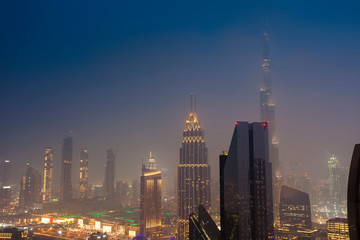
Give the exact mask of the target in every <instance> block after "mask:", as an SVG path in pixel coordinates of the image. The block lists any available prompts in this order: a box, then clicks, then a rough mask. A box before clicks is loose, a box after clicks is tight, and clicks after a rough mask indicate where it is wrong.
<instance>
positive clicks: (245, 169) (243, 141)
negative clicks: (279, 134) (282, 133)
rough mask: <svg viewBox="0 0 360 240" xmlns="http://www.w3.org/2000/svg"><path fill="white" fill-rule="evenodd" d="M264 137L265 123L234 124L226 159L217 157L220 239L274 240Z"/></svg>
mask: <svg viewBox="0 0 360 240" xmlns="http://www.w3.org/2000/svg"><path fill="white" fill-rule="evenodd" d="M267 134H268V124H267V123H266V122H256V123H248V122H236V125H235V130H234V134H233V137H232V140H231V143H230V148H229V152H228V155H226V154H223V155H221V156H220V177H221V183H220V186H221V189H220V193H221V194H222V196H221V197H220V199H221V203H220V206H221V232H222V233H221V235H222V239H228V240H250V239H252V240H263V239H274V225H273V204H272V203H273V199H272V176H271V175H272V169H271V163H270V162H269V158H268V135H267Z"/></svg>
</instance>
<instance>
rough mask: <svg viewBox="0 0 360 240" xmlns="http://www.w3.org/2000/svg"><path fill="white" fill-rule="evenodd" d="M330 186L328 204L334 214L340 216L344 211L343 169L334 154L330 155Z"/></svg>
mask: <svg viewBox="0 0 360 240" xmlns="http://www.w3.org/2000/svg"><path fill="white" fill-rule="evenodd" d="M327 181H328V187H329V198H328V206H329V210H330V212H331V213H333V215H334V216H339V214H340V213H342V200H341V187H342V186H341V171H340V165H339V160H338V159H337V157H336V156H335V155H334V154H331V155H330V158H329V160H328V179H327Z"/></svg>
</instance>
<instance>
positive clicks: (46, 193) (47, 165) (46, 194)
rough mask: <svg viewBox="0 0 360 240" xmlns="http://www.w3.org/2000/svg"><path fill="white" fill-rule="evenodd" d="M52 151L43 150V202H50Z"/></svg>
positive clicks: (48, 149) (49, 149)
mask: <svg viewBox="0 0 360 240" xmlns="http://www.w3.org/2000/svg"><path fill="white" fill-rule="evenodd" d="M53 165H54V151H53V150H52V149H51V148H46V149H45V155H44V178H43V195H42V198H43V202H48V201H50V200H51V196H52V179H53Z"/></svg>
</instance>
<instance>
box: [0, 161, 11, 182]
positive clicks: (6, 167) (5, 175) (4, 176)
mask: <svg viewBox="0 0 360 240" xmlns="http://www.w3.org/2000/svg"><path fill="white" fill-rule="evenodd" d="M1 165H2V166H1V178H0V181H1V185H2V186H8V185H9V176H10V161H9V160H4V161H3V162H2V164H1Z"/></svg>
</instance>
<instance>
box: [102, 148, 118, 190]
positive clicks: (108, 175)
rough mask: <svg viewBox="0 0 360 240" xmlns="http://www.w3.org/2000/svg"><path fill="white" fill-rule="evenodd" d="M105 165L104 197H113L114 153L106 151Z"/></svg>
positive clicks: (110, 150)
mask: <svg viewBox="0 0 360 240" xmlns="http://www.w3.org/2000/svg"><path fill="white" fill-rule="evenodd" d="M106 159H107V160H106V165H105V180H104V193H105V196H114V193H115V153H114V151H113V150H112V149H109V150H107V154H106Z"/></svg>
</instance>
